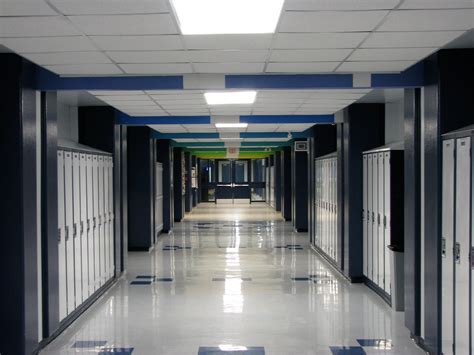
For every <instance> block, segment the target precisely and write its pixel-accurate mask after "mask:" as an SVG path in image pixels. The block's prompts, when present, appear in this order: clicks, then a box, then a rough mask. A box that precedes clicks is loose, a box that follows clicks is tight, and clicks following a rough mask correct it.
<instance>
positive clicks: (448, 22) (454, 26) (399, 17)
mask: <svg viewBox="0 0 474 355" xmlns="http://www.w3.org/2000/svg"><path fill="white" fill-rule="evenodd" d="M473 19H474V10H403V11H392V12H391V13H390V14H389V15H388V16H387V18H386V20H385V22H384V23H383V24H382V25H381V26H380V27H379V28H378V29H377V31H384V32H386V31H449V30H468V29H470V28H472V26H473Z"/></svg>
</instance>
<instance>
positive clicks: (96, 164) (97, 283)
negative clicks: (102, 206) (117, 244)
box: [92, 155, 100, 290]
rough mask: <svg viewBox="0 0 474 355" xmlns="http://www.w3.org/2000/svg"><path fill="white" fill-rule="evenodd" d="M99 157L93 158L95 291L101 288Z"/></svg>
mask: <svg viewBox="0 0 474 355" xmlns="http://www.w3.org/2000/svg"><path fill="white" fill-rule="evenodd" d="M98 159H99V157H98V156H97V155H94V156H93V158H92V167H93V174H92V180H93V186H94V195H93V197H94V281H95V283H94V290H98V289H99V287H100V221H99V160H98Z"/></svg>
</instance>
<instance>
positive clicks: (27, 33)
mask: <svg viewBox="0 0 474 355" xmlns="http://www.w3.org/2000/svg"><path fill="white" fill-rule="evenodd" d="M80 34H81V33H80V32H79V31H78V30H76V29H75V28H74V26H73V25H71V24H70V23H68V22H67V21H66V20H65V19H63V18H62V17H59V16H41V17H34V16H30V17H0V37H43V36H58V35H61V36H74V35H80Z"/></svg>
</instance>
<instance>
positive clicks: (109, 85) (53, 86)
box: [35, 67, 184, 91]
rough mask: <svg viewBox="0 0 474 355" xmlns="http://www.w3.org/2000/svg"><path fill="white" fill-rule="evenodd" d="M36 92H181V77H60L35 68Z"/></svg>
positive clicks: (182, 86)
mask: <svg viewBox="0 0 474 355" xmlns="http://www.w3.org/2000/svg"><path fill="white" fill-rule="evenodd" d="M35 84H36V85H35V86H36V89H37V90H43V91H51V90H182V89H183V88H184V85H183V76H182V75H169V76H103V77H102V76H100V77H99V76H97V77H96V76H91V77H87V76H84V77H62V76H59V75H57V74H55V73H53V72H50V71H49V70H46V69H44V68H41V67H37V68H36V76H35Z"/></svg>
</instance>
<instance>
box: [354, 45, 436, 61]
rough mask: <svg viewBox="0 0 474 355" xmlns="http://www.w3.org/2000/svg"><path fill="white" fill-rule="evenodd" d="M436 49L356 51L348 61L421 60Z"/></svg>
mask: <svg viewBox="0 0 474 355" xmlns="http://www.w3.org/2000/svg"><path fill="white" fill-rule="evenodd" d="M434 51H436V48H380V49H356V50H355V51H354V53H352V54H351V56H350V57H349V58H348V59H347V60H348V61H384V60H388V61H395V60H421V59H423V58H425V57H427V56H428V55H429V54H431V53H433V52H434Z"/></svg>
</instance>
